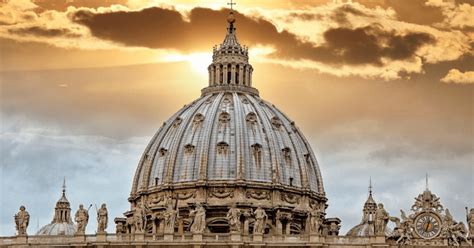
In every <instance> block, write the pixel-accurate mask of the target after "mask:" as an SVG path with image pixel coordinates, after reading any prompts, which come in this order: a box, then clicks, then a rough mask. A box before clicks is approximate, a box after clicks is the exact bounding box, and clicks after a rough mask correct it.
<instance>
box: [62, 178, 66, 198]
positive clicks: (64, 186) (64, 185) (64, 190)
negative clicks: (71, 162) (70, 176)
mask: <svg viewBox="0 0 474 248" xmlns="http://www.w3.org/2000/svg"><path fill="white" fill-rule="evenodd" d="M64 193H66V177H64V179H63V195H64Z"/></svg>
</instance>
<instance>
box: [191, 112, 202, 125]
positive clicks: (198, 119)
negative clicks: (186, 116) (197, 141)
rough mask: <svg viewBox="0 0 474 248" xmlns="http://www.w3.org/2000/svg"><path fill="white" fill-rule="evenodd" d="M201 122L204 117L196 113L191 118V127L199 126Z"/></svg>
mask: <svg viewBox="0 0 474 248" xmlns="http://www.w3.org/2000/svg"><path fill="white" fill-rule="evenodd" d="M203 121H204V115H203V114H201V113H197V114H196V115H195V116H194V118H193V127H199V126H201V124H202V122H203Z"/></svg>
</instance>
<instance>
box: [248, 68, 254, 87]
mask: <svg viewBox="0 0 474 248" xmlns="http://www.w3.org/2000/svg"><path fill="white" fill-rule="evenodd" d="M252 73H253V68H251V67H250V71H249V86H252Z"/></svg>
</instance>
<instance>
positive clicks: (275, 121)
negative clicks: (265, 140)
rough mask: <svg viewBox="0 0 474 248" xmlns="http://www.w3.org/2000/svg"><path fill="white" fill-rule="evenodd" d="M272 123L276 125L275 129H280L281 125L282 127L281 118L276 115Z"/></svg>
mask: <svg viewBox="0 0 474 248" xmlns="http://www.w3.org/2000/svg"><path fill="white" fill-rule="evenodd" d="M272 125H273V127H274V128H275V129H280V127H281V125H282V123H281V120H280V118H278V117H276V116H274V117H273V118H272ZM288 149H289V148H288Z"/></svg>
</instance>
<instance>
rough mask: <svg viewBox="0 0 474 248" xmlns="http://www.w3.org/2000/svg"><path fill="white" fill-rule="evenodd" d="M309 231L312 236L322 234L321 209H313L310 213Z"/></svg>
mask: <svg viewBox="0 0 474 248" xmlns="http://www.w3.org/2000/svg"><path fill="white" fill-rule="evenodd" d="M309 223H310V226H309V230H310V232H311V234H318V235H319V234H320V228H321V224H322V223H321V211H319V209H312V210H311V211H310V212H309Z"/></svg>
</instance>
